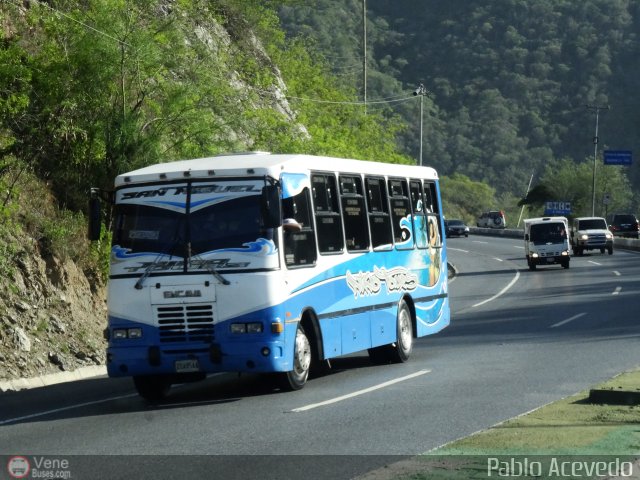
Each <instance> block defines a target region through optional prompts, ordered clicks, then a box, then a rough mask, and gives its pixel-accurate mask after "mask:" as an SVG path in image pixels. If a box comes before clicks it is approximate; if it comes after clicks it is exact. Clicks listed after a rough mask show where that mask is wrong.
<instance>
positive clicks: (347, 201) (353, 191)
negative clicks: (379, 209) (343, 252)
mask: <svg viewBox="0 0 640 480" xmlns="http://www.w3.org/2000/svg"><path fill="white" fill-rule="evenodd" d="M339 181H340V201H341V202H342V215H343V221H344V236H345V238H346V240H347V250H348V251H349V252H357V251H362V250H368V249H369V227H368V226H367V215H366V212H365V205H364V194H363V189H362V179H361V178H360V176H356V175H340V180H339Z"/></svg>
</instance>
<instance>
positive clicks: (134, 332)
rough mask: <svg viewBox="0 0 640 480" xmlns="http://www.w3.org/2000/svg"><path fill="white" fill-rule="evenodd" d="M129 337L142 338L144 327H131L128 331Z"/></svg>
mask: <svg viewBox="0 0 640 480" xmlns="http://www.w3.org/2000/svg"><path fill="white" fill-rule="evenodd" d="M127 337H128V338H133V339H136V338H142V329H141V328H130V329H129V331H128V332H127Z"/></svg>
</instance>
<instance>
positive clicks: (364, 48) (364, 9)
mask: <svg viewBox="0 0 640 480" xmlns="http://www.w3.org/2000/svg"><path fill="white" fill-rule="evenodd" d="M362 84H363V86H364V114H365V115H366V114H367V0H362Z"/></svg>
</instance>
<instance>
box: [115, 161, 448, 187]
mask: <svg viewBox="0 0 640 480" xmlns="http://www.w3.org/2000/svg"><path fill="white" fill-rule="evenodd" d="M310 170H316V171H329V172H333V171H337V172H343V173H365V172H366V173H368V174H373V175H388V176H401V177H415V178H428V179H434V180H435V179H437V178H438V174H437V172H436V171H435V169H433V168H431V167H419V166H416V165H401V164H391V163H384V162H372V161H365V160H353V159H345V158H336V157H326V156H316V155H305V154H271V153H268V152H244V153H231V154H223V155H216V156H213V157H205V158H196V159H193V160H179V161H175V162H167V163H158V164H155V165H150V166H148V167H144V168H141V169H138V170H134V171H131V172H128V173H123V174H121V175H118V176H117V177H116V180H115V186H116V187H120V186H123V185H131V184H136V183H147V182H158V181H166V180H185V179H186V178H191V179H193V178H212V177H213V178H215V177H217V176H220V177H228V176H247V175H250V176H263V175H267V176H271V177H273V178H278V177H279V176H280V172H282V171H286V172H295V173H308V172H309V171H310Z"/></svg>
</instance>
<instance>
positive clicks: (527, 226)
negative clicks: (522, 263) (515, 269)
mask: <svg viewBox="0 0 640 480" xmlns="http://www.w3.org/2000/svg"><path fill="white" fill-rule="evenodd" d="M568 231H569V222H568V221H567V219H566V218H565V217H541V218H527V219H525V221H524V249H525V254H526V256H527V264H528V265H529V270H535V269H536V266H538V265H551V264H554V263H559V264H560V265H562V267H563V268H569V260H570V259H571V257H570V255H569V237H568V235H567V232H568Z"/></svg>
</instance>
